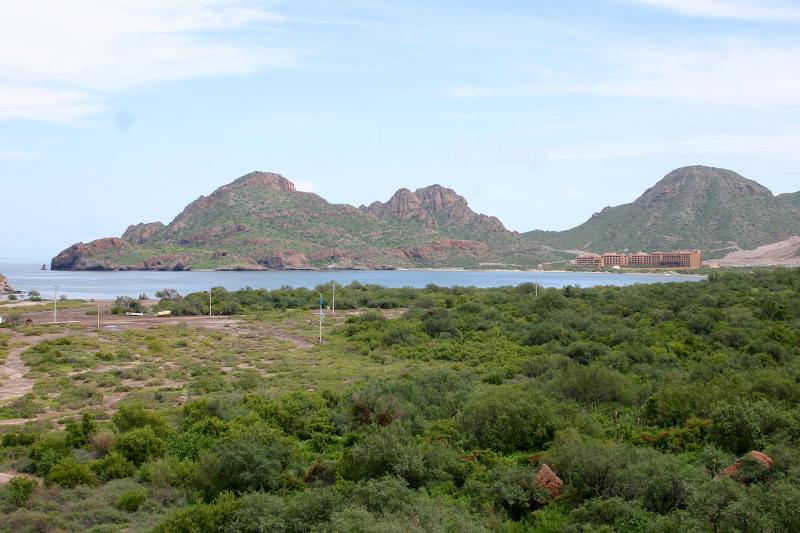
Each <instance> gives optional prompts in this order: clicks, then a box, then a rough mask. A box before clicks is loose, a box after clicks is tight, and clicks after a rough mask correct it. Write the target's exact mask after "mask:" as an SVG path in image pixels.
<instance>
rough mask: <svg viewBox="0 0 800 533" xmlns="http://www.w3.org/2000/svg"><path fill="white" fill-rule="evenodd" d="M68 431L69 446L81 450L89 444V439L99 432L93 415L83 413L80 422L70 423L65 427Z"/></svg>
mask: <svg viewBox="0 0 800 533" xmlns="http://www.w3.org/2000/svg"><path fill="white" fill-rule="evenodd" d="M64 427H65V429H66V431H67V439H66V440H67V444H68V445H69V446H72V447H73V448H80V447H81V446H84V445H86V444H88V443H89V438H90V437H91V436H92V434H93V433H94V432H95V431H97V422H95V416H94V414H92V413H83V414H82V415H81V420H80V422H74V421H72V420H70V421H68V422H67V423H66V424H65V425H64Z"/></svg>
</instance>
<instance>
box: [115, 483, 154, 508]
mask: <svg viewBox="0 0 800 533" xmlns="http://www.w3.org/2000/svg"><path fill="white" fill-rule="evenodd" d="M145 501H147V489H145V488H143V487H138V488H134V489H128V490H126V491H125V492H123V493H122V494H121V495H120V497H119V499H118V500H117V508H118V509H120V510H121V511H125V512H126V513H135V512H136V511H138V510H139V507H141V506H142V504H143V503H144V502H145Z"/></svg>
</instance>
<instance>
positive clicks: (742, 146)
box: [544, 133, 800, 160]
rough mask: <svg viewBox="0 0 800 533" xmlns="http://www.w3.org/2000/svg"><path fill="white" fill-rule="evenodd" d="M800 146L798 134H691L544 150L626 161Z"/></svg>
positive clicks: (562, 156) (559, 156)
mask: <svg viewBox="0 0 800 533" xmlns="http://www.w3.org/2000/svg"><path fill="white" fill-rule="evenodd" d="M797 146H800V134H794V133H787V134H752V135H745V134H714V135H693V136H689V137H686V138H682V139H678V140H675V139H673V140H659V141H655V140H653V139H641V140H633V139H609V140H608V141H606V142H588V143H583V144H573V145H562V146H552V147H549V148H545V149H544V152H545V156H546V157H547V158H548V159H551V160H576V159H627V158H633V157H648V156H654V155H659V156H661V155H695V154H697V155H702V156H704V157H705V156H709V155H737V156H741V155H760V156H763V155H772V156H776V155H781V154H785V153H787V151H791V150H794V149H795V148H796V147H797Z"/></svg>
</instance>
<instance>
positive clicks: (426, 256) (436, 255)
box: [400, 239, 489, 261]
mask: <svg viewBox="0 0 800 533" xmlns="http://www.w3.org/2000/svg"><path fill="white" fill-rule="evenodd" d="M400 251H401V252H402V253H403V255H405V256H406V257H407V258H409V259H419V260H422V261H435V260H437V259H444V258H446V257H449V256H450V255H452V254H454V253H459V254H468V255H475V256H479V255H482V254H485V253H487V252H488V251H489V246H488V245H487V244H486V243H483V242H478V241H466V240H453V239H440V240H438V241H435V242H432V243H431V244H426V245H422V246H409V247H406V248H401V249H400Z"/></svg>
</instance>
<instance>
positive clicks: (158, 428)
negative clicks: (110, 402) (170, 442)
mask: <svg viewBox="0 0 800 533" xmlns="http://www.w3.org/2000/svg"><path fill="white" fill-rule="evenodd" d="M111 420H112V422H114V425H115V426H116V427H117V429H118V430H119V431H120V432H121V433H125V432H126V431H130V430H132V429H138V428H143V427H149V428H151V429H152V430H153V432H154V433H155V434H156V435H158V436H159V437H166V436H167V435H169V434H170V433H171V432H172V430H171V429H170V427H169V425H168V424H167V422H166V420H164V417H163V416H161V415H160V414H158V413H154V412H152V411H149V410H147V409H145V407H144V406H143V405H141V404H139V403H125V404H122V405H120V406H119V410H118V411H117V412H116V413H114V416H113V417H112V418H111Z"/></svg>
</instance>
